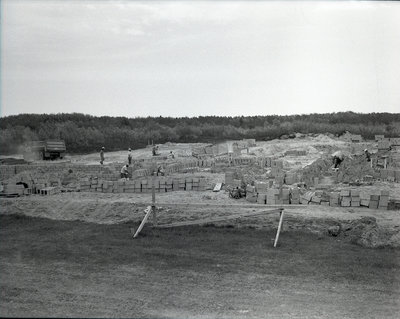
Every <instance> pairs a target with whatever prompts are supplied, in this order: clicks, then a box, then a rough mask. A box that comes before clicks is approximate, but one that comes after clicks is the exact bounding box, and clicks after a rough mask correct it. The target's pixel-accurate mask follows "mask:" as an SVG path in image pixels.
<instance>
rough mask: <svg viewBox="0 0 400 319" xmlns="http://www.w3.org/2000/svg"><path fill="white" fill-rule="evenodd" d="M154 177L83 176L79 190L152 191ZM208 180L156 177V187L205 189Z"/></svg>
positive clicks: (167, 189) (189, 189) (171, 189)
mask: <svg viewBox="0 0 400 319" xmlns="http://www.w3.org/2000/svg"><path fill="white" fill-rule="evenodd" d="M152 187H153V178H152V177H149V178H141V179H135V180H121V179H120V180H118V181H105V180H101V179H98V178H83V179H81V180H80V181H79V186H78V188H77V190H79V191H81V192H102V193H151V192H152ZM205 188H206V180H205V178H202V177H186V178H169V177H159V176H158V177H155V178H154V189H155V191H156V192H157V193H165V192H172V191H179V190H182V191H200V190H205Z"/></svg>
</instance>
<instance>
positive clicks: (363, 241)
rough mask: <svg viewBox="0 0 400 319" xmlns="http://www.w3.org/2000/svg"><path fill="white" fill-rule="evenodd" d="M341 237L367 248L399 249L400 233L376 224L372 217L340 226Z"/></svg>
mask: <svg viewBox="0 0 400 319" xmlns="http://www.w3.org/2000/svg"><path fill="white" fill-rule="evenodd" d="M341 227H342V230H343V232H342V236H343V237H344V238H346V239H348V240H350V242H352V243H355V244H358V245H360V246H363V247H368V248H378V247H386V246H391V247H400V232H394V231H390V230H388V229H387V228H385V227H382V226H380V225H378V224H377V222H376V218H374V217H362V218H360V219H358V220H353V221H351V222H350V223H348V224H342V226H341Z"/></svg>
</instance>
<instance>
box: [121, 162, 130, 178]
mask: <svg viewBox="0 0 400 319" xmlns="http://www.w3.org/2000/svg"><path fill="white" fill-rule="evenodd" d="M128 167H129V164H126V165H124V166H122V168H121V178H126V179H127V178H129V172H128Z"/></svg>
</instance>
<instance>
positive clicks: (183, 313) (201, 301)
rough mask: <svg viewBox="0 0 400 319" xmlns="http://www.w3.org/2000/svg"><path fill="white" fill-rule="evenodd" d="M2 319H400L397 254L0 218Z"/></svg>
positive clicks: (257, 234)
mask: <svg viewBox="0 0 400 319" xmlns="http://www.w3.org/2000/svg"><path fill="white" fill-rule="evenodd" d="M0 221H1V222H0V236H1V238H0V240H1V246H0V255H1V259H0V271H1V274H2V276H1V277H0V286H1V300H2V302H1V305H0V316H29V317H31V316H34V317H47V316H55V317H57V316H62V317H141V318H398V317H399V316H400V310H399V309H400V300H399V293H400V285H399V284H400V272H399V270H400V259H399V257H400V256H399V250H394V249H387V248H386V249H366V248H362V247H359V246H356V245H352V244H348V243H345V242H343V241H341V240H339V239H337V238H333V237H323V238H318V237H317V236H316V235H312V234H306V233H304V232H296V231H290V232H284V233H282V235H281V237H282V240H281V242H280V245H279V247H278V248H273V247H272V239H273V237H274V232H272V231H266V230H256V229H253V228H246V227H245V228H227V227H196V226H192V227H184V228H173V229H151V228H145V230H144V232H143V233H142V234H141V236H140V237H139V238H138V239H131V238H129V237H130V232H129V227H130V226H132V224H131V223H130V222H129V223H127V224H119V225H99V224H93V223H84V222H78V221H74V222H70V221H55V220H49V219H42V218H31V217H24V216H16V215H12V216H4V215H3V216H0Z"/></svg>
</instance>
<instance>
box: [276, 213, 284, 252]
mask: <svg viewBox="0 0 400 319" xmlns="http://www.w3.org/2000/svg"><path fill="white" fill-rule="evenodd" d="M279 214H280V219H279V225H278V230H277V232H276V237H275V242H274V247H276V245H277V244H278V239H279V233H280V232H281V228H282V221H283V208H282V209H281V211H280V213H279Z"/></svg>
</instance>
